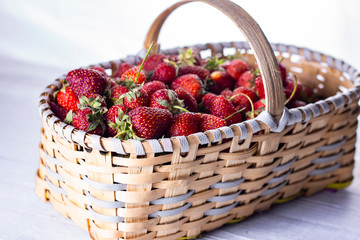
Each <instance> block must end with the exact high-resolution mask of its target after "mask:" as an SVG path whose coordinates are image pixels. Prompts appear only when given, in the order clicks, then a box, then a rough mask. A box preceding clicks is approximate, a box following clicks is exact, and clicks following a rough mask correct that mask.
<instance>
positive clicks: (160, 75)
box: [151, 62, 176, 84]
mask: <svg viewBox="0 0 360 240" xmlns="http://www.w3.org/2000/svg"><path fill="white" fill-rule="evenodd" d="M175 78H176V69H175V66H174V65H173V64H171V63H165V62H163V63H160V64H159V65H158V66H157V67H156V69H155V71H154V73H153V75H152V76H151V80H153V81H155V80H157V81H161V82H164V83H165V84H170V83H171V82H172V81H174V79H175Z"/></svg>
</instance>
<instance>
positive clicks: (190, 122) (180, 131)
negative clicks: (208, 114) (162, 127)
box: [168, 112, 201, 137]
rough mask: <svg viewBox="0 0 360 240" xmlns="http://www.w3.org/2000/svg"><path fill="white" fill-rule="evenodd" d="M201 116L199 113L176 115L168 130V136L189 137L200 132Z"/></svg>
mask: <svg viewBox="0 0 360 240" xmlns="http://www.w3.org/2000/svg"><path fill="white" fill-rule="evenodd" d="M200 120H201V116H200V115H199V114H197V113H191V112H185V113H181V114H179V115H176V116H175V117H174V119H173V121H172V123H171V125H170V128H169V130H168V135H169V136H170V137H173V136H188V135H190V134H193V133H197V132H199V124H200Z"/></svg>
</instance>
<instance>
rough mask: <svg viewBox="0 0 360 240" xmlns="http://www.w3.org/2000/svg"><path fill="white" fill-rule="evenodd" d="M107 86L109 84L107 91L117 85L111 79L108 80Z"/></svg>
mask: <svg viewBox="0 0 360 240" xmlns="http://www.w3.org/2000/svg"><path fill="white" fill-rule="evenodd" d="M109 84H110V86H109V89H111V88H113V87H115V86H117V83H116V82H115V81H114V80H113V79H109Z"/></svg>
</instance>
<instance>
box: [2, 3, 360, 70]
mask: <svg viewBox="0 0 360 240" xmlns="http://www.w3.org/2000/svg"><path fill="white" fill-rule="evenodd" d="M174 2H175V1H169V0H148V1H145V0H142V1H141V0H131V1H124V0H104V1H97V0H89V1H85V0H52V1H45V0H30V1H29V0H15V1H14V0H0V30H1V34H0V57H1V59H15V60H22V61H27V62H31V63H39V64H43V65H48V66H53V67H57V68H60V69H66V70H70V69H71V68H75V67H79V66H85V65H88V64H92V63H97V62H102V61H106V60H112V59H118V58H121V57H124V56H126V55H128V54H136V53H137V52H138V51H139V50H140V49H141V48H142V46H143V41H144V38H145V35H146V32H147V30H148V28H149V26H150V25H151V23H152V21H153V20H154V19H155V18H156V16H157V15H158V14H159V13H160V12H161V10H163V9H165V8H166V7H167V6H169V5H170V4H171V3H174ZM234 2H236V3H237V4H239V5H240V6H242V7H243V8H244V9H245V10H247V11H248V12H249V13H250V14H251V15H252V16H253V17H254V18H255V20H256V21H257V22H258V23H259V25H260V26H261V27H262V29H263V32H264V33H265V35H266V36H267V38H268V39H269V41H271V42H282V43H287V44H294V45H297V46H306V47H308V48H311V49H314V50H318V51H322V52H324V53H327V54H330V55H333V56H335V57H338V58H341V59H343V60H344V61H346V62H348V63H350V64H351V65H354V66H355V67H356V68H358V69H359V68H360V56H359V55H360V28H359V24H360V14H359V12H360V2H359V1H356V0H341V1H340V0H321V1H314V0H303V1H286V0H273V1H265V0H251V1H250V0H248V1H246V0H234ZM238 40H244V37H243V36H242V35H241V34H240V33H239V31H238V30H237V28H236V27H235V25H234V24H233V23H232V22H231V21H230V20H229V19H227V18H226V17H225V16H224V15H222V14H221V13H220V12H218V10H216V9H213V8H211V7H209V6H207V5H205V4H203V3H191V4H188V5H185V6H183V7H182V8H180V9H178V10H177V11H176V12H174V14H173V15H171V17H170V18H169V19H168V21H167V22H166V23H165V25H164V28H163V29H162V32H161V34H160V42H161V44H162V48H164V49H165V48H169V47H175V46H182V45H190V44H195V43H207V42H219V41H238Z"/></svg>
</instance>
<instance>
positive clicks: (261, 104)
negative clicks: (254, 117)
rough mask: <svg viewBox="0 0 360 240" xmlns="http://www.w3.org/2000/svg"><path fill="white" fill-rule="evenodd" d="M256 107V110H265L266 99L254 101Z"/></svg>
mask: <svg viewBox="0 0 360 240" xmlns="http://www.w3.org/2000/svg"><path fill="white" fill-rule="evenodd" d="M254 109H255V110H261V111H263V110H265V100H264V99H260V100H258V101H256V102H254Z"/></svg>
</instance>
